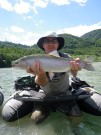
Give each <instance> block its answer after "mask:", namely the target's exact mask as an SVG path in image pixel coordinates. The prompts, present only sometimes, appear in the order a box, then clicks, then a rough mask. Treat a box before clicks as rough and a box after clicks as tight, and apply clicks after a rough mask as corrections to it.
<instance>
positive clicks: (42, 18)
mask: <svg viewBox="0 0 101 135" xmlns="http://www.w3.org/2000/svg"><path fill="white" fill-rule="evenodd" d="M95 29H101V0H0V41H9V42H13V43H20V44H24V45H29V46H31V45H33V44H36V43H37V40H38V39H39V38H40V37H43V36H46V35H49V34H50V33H52V32H56V33H57V34H64V33H66V34H71V35H74V36H78V37H80V36H82V35H83V34H85V33H87V32H90V31H92V30H95Z"/></svg>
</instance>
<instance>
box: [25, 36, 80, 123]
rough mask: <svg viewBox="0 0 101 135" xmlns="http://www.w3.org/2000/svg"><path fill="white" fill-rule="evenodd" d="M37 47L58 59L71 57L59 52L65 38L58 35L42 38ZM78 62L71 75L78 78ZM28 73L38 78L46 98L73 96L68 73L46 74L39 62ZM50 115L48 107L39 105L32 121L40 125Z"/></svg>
mask: <svg viewBox="0 0 101 135" xmlns="http://www.w3.org/2000/svg"><path fill="white" fill-rule="evenodd" d="M37 45H38V47H39V48H41V49H42V50H43V51H44V52H45V53H46V54H50V53H52V52H53V55H54V54H55V56H57V57H66V58H68V57H70V56H69V55H67V54H64V53H60V52H59V50H61V49H62V48H63V46H64V38H63V37H58V36H57V35H56V33H52V34H50V35H48V36H45V37H41V38H40V39H39V40H38V42H37ZM54 52H55V53H54ZM78 61H79V58H77V59H75V60H74V61H71V74H72V75H73V76H76V75H77V72H78V71H79V70H80V65H79V63H78ZM27 72H29V73H32V74H33V75H35V76H36V77H35V82H36V83H37V84H38V85H39V86H40V87H41V92H43V93H44V94H45V95H46V96H47V95H61V94H64V93H65V94H67V95H72V94H71V92H70V91H69V86H70V82H69V74H68V73H64V72H62V73H46V72H45V71H44V69H43V67H42V64H41V63H40V62H39V61H36V63H35V64H33V67H28V69H27ZM65 105H66V104H65ZM65 105H63V104H61V105H59V106H58V107H57V108H58V109H60V110H61V108H63V106H65ZM69 107H70V105H69ZM69 107H67V108H66V109H67V110H68V108H69ZM64 110H65V109H64ZM71 110H72V108H71ZM71 110H70V111H71ZM70 111H67V112H66V113H65V114H67V115H68V114H70ZM73 111H74V110H73ZM49 113H50V110H49V109H48V107H47V106H44V105H37V106H36V107H35V108H34V110H33V113H32V115H31V119H32V120H34V121H35V122H36V123H39V122H41V121H42V120H43V119H45V118H47V116H48V114H49ZM70 115H71V114H70ZM74 115H76V114H74Z"/></svg>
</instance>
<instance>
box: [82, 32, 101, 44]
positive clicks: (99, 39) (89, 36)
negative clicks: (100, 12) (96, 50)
mask: <svg viewBox="0 0 101 135" xmlns="http://www.w3.org/2000/svg"><path fill="white" fill-rule="evenodd" d="M81 38H82V39H85V40H89V41H91V42H95V43H98V44H101V29H97V30H93V31H91V32H88V33H86V34H84V35H83V36H81Z"/></svg>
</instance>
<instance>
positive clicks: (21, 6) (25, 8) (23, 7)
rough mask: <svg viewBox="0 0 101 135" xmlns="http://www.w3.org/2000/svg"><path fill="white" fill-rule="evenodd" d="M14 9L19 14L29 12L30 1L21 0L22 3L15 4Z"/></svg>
mask: <svg viewBox="0 0 101 135" xmlns="http://www.w3.org/2000/svg"><path fill="white" fill-rule="evenodd" d="M14 10H15V12H16V13H18V14H27V13H28V12H30V3H28V2H24V1H20V3H16V4H15V6H14Z"/></svg>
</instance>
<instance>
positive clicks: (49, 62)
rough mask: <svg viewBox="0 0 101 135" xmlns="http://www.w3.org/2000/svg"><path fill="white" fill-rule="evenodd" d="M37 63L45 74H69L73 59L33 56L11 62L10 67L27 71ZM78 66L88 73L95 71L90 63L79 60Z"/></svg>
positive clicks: (41, 55)
mask: <svg viewBox="0 0 101 135" xmlns="http://www.w3.org/2000/svg"><path fill="white" fill-rule="evenodd" d="M37 61H38V62H40V64H41V65H42V67H43V69H44V70H45V71H46V72H69V71H70V70H71V65H70V62H71V61H73V58H71V57H69V58H64V57H56V56H53V55H49V54H34V55H28V56H24V57H21V58H19V59H17V60H15V61H13V62H12V67H14V68H20V69H27V68H28V67H32V66H33V64H34V63H35V62H37ZM79 64H80V67H81V68H83V69H86V70H89V71H94V70H95V68H94V67H93V65H92V62H90V61H87V60H80V61H79Z"/></svg>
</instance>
